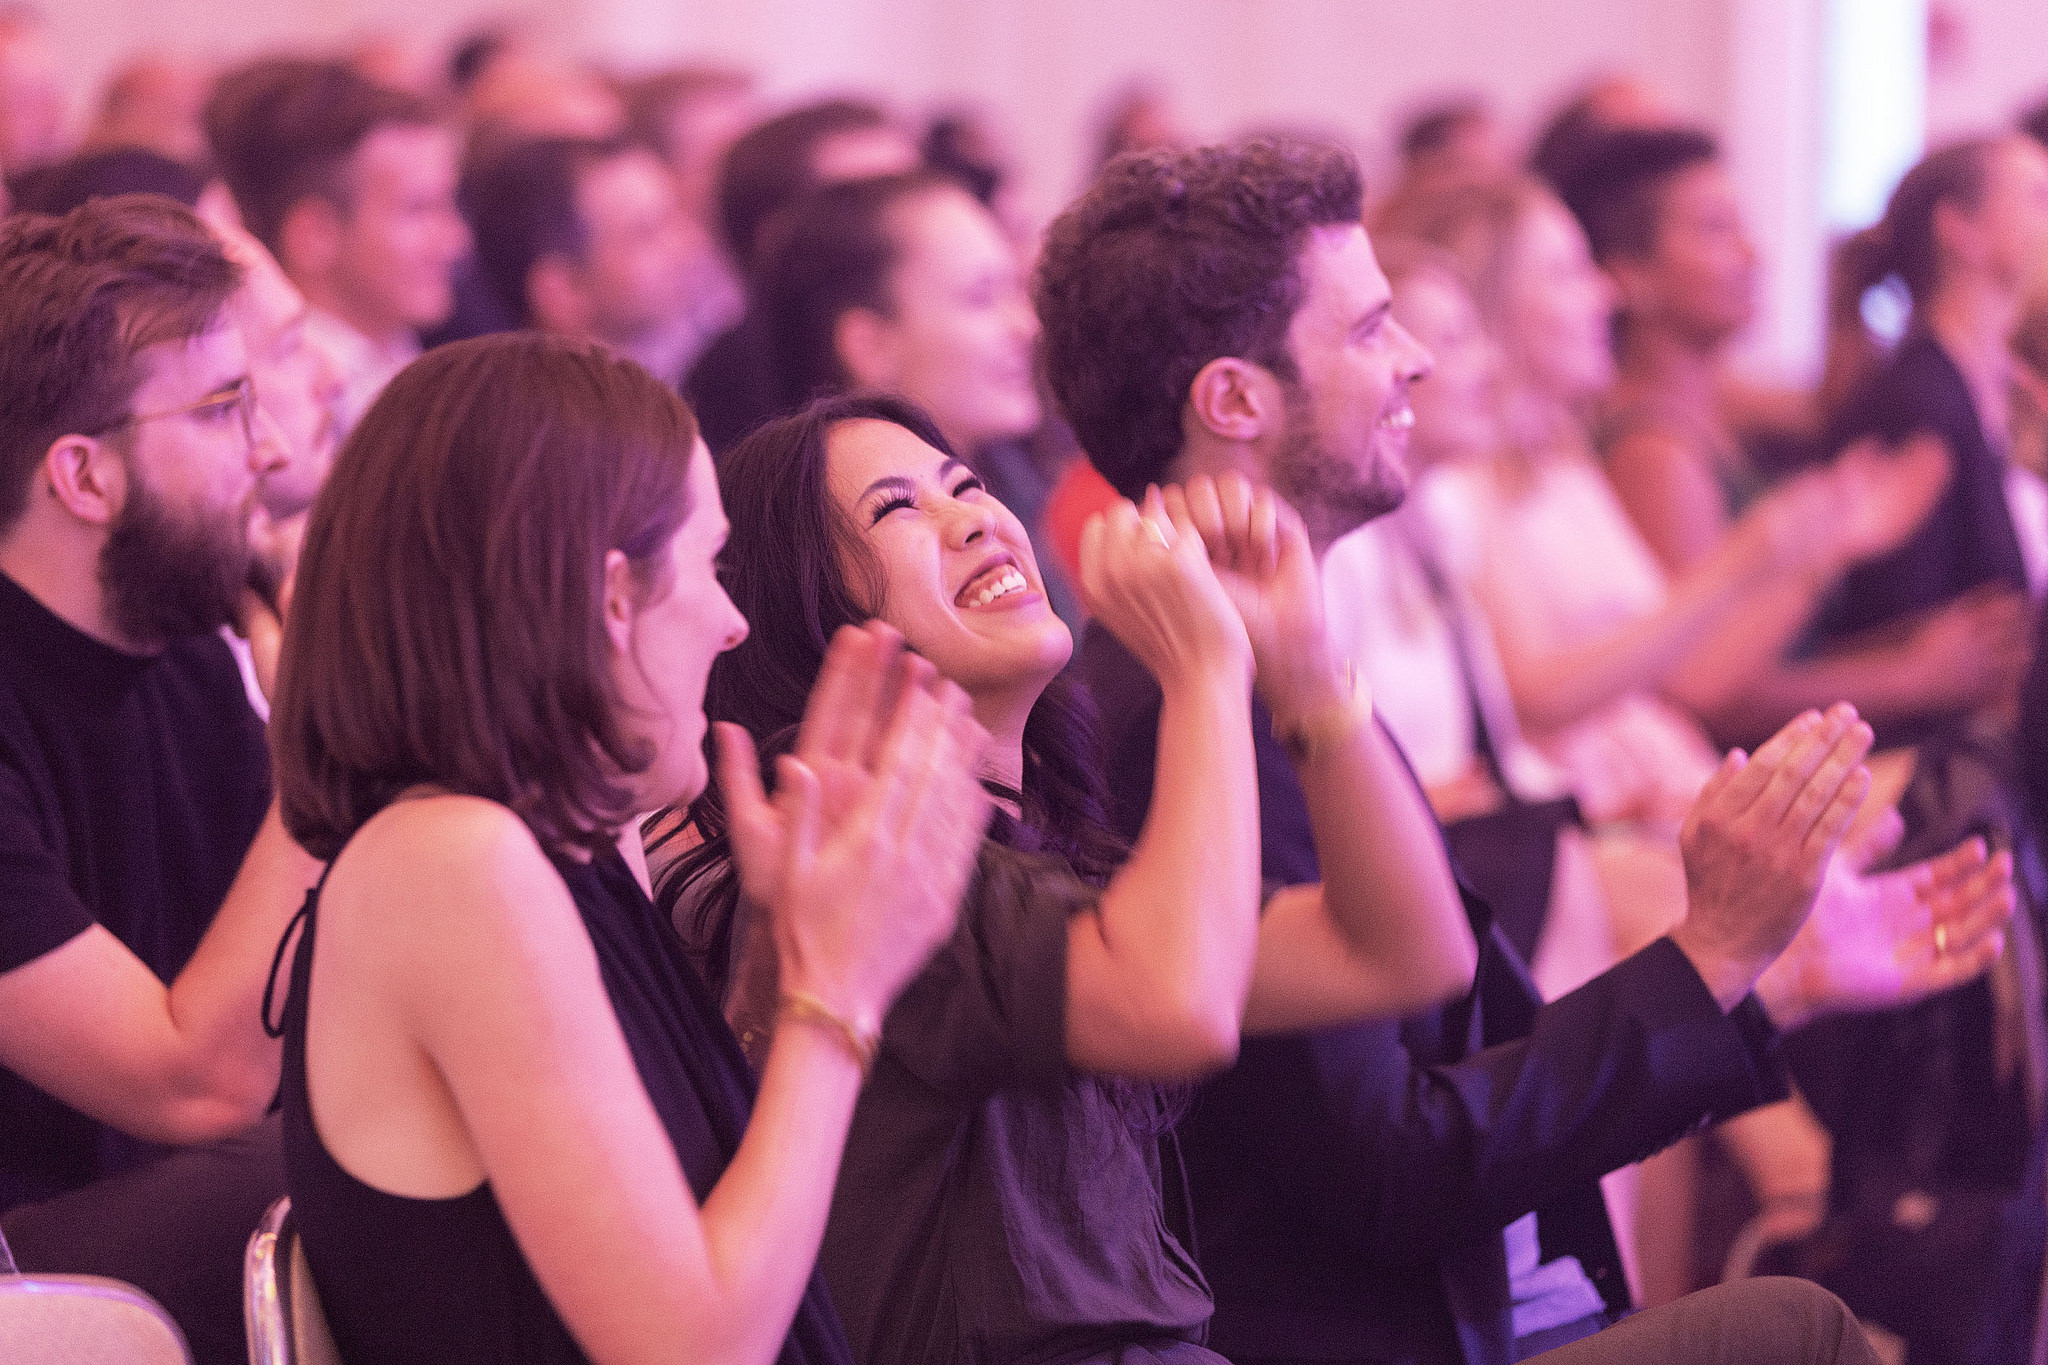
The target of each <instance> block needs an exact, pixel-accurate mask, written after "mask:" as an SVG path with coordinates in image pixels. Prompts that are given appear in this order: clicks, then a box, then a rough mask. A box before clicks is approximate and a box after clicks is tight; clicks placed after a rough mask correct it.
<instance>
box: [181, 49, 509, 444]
mask: <svg viewBox="0 0 2048 1365" xmlns="http://www.w3.org/2000/svg"><path fill="white" fill-rule="evenodd" d="M206 125H207V136H208V139H209V141H210V142H211V144H212V147H213V153H214V157H215V159H216V161H217V162H218V164H219V167H220V172H221V176H222V178H223V179H225V180H226V182H227V184H228V188H229V189H230V190H232V191H233V192H234V196H235V202H236V204H237V205H238V206H239V208H240V210H241V214H242V221H243V223H244V224H245V225H246V226H247V227H248V229H249V231H250V232H252V233H254V234H255V236H256V238H257V240H258V241H260V242H262V243H263V244H264V246H265V247H267V248H268V249H269V250H270V252H271V254H272V255H274V256H276V258H277V261H278V264H280V265H281V266H283V267H284V270H285V273H286V274H287V275H289V276H290V277H291V279H292V283H294V284H295V285H297V286H298V287H299V289H300V290H301V291H303V292H304V294H305V295H306V298H307V300H308V301H309V302H310V303H311V304H312V306H313V308H312V312H311V314H310V315H309V317H308V326H310V327H311V328H312V330H313V332H314V334H315V335H316V336H317V337H319V338H320V341H321V344H322V345H323V346H325V347H326V348H327V351H328V353H329V354H330V355H332V356H334V357H335V359H336V361H337V363H338V364H339V365H340V366H341V372H342V386H343V399H342V413H343V423H344V426H350V425H353V424H354V423H355V421H356V419H357V418H358V417H360V416H361V414H362V412H363V411H364V409H365V408H367V407H368V406H369V404H370V402H371V400H372V399H374V398H375V397H376V395H377V393H378V391H379V390H380V389H382V388H383V387H384V385H385V383H386V382H387V381H389V380H390V378H391V376H392V375H394V374H396V373H398V371H399V370H400V369H402V368H403V367H404V366H405V364H406V362H407V361H409V360H410V359H412V357H413V356H415V355H417V354H418V353H419V335H418V334H419V329H421V328H424V327H431V326H433V325H434V324H436V323H438V322H440V321H441V320H442V319H444V318H446V317H447V316H448V313H449V311H450V309H451V308H452V307H453V303H454V297H453V288H452V285H451V276H452V273H453V270H454V267H455V264H456V262H457V261H458V260H459V259H460V258H461V256H462V254H463V252H464V251H466V250H467V249H468V246H469V230H468V228H467V227H465V226H464V224H463V221H462V217H461V215H460V214H459V213H457V212H456V208H455V146H454V141H453V139H452V138H451V137H450V135H449V134H448V132H447V131H446V130H445V129H443V128H442V127H441V126H440V124H438V123H437V122H436V121H435V119H434V115H433V112H432V110H431V109H429V108H428V106H427V105H426V104H425V102H424V101H422V100H420V99H419V98H418V97H417V96H414V95H409V94H405V93H403V92H400V91H395V90H387V89H384V88H382V87H380V86H376V85H372V84H371V83H370V82H368V81H366V80H364V79H363V78H362V77H361V76H359V75H357V74H356V73H355V72H354V71H352V70H350V69H349V68H348V67H347V66H345V65H343V64H341V63H339V62H324V61H307V60H302V59H297V58H269V59H265V60H261V61H257V62H254V63H251V64H250V65H248V66H244V67H241V68H239V69H237V70H235V71H232V72H229V73H228V74H227V75H225V76H223V77H222V78H221V80H220V82H219V84H218V85H217V86H216V87H215V89H214V93H213V97H212V99H210V100H209V101H208V102H207V107H206Z"/></svg>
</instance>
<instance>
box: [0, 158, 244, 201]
mask: <svg viewBox="0 0 2048 1365" xmlns="http://www.w3.org/2000/svg"><path fill="white" fill-rule="evenodd" d="M205 189H206V180H205V178H204V177H203V176H201V175H200V173H199V172H198V171H196V170H194V169H192V167H191V166H190V165H189V164H188V163H186V162H183V161H173V160H171V159H170V158H169V157H166V156H163V155H162V154H160V153H157V152H152V151H146V150H144V149H142V148H140V147H112V148H106V149H103V150H101V151H96V152H81V153H79V154H78V155H77V156H73V157H67V158H65V159H64V160H62V161H53V162H51V163H50V164H49V165H47V166H42V167H39V168H38V169H36V170H34V171H32V172H30V173H29V174H28V175H25V176H23V177H22V180H21V183H20V184H19V185H18V186H17V190H18V193H17V194H16V195H15V200H14V206H15V207H16V208H17V209H20V210H22V211H24V212H27V213H48V214H54V215H58V216H62V215H63V214H66V213H69V212H71V210H73V209H75V208H77V207H78V206H79V205H80V204H83V203H85V202H86V201H87V200H88V199H104V198H106V197H108V196H109V195H115V194H160V195H162V196H163V197H164V198H166V199H175V200H177V201H178V202H179V203H181V204H183V205H184V206H185V207H186V208H193V207H195V206H197V204H198V203H199V199H200V196H201V194H202V193H204V191H205Z"/></svg>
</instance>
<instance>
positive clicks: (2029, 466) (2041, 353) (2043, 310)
mask: <svg viewBox="0 0 2048 1365" xmlns="http://www.w3.org/2000/svg"><path fill="white" fill-rule="evenodd" d="M2012 359H2013V366H2012V460H2013V463H2014V464H2016V465H2018V466H2019V467H2020V468H2021V469H2026V470H2030V471H2032V472H2033V473H2034V474H2035V475H2036V476H2039V477H2048V288H2042V289H2037V290H2036V291H2035V292H2034V295H2033V297H2032V298H2031V299H2030V300H2029V301H2028V303H2027V306H2026V309H2025V311H2023V312H2022V313H2021V314H2020V320H2019V325H2018V326H2017V327H2015V328H2013V333H2012ZM2015 510H2017V509H2015Z"/></svg>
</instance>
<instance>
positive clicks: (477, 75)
mask: <svg viewBox="0 0 2048 1365" xmlns="http://www.w3.org/2000/svg"><path fill="white" fill-rule="evenodd" d="M522 46H523V44H522V42H521V39H520V36H519V34H518V33H517V31H516V30H514V29H513V28H511V27H507V26H504V25H495V24H494V25H490V26H487V27H484V28H480V29H474V30H472V31H471V32H469V33H467V34H464V35H463V36H462V37H461V38H459V39H457V40H456V42H455V47H454V49H453V50H452V51H450V52H449V54H448V72H447V85H448V93H450V94H451V95H453V96H455V98H456V99H458V100H462V99H467V98H468V96H469V90H470V87H471V86H473V85H475V84H476V83H477V82H478V81H479V80H481V79H483V78H484V76H485V75H487V74H488V73H489V71H490V68H491V64H492V63H493V62H496V61H497V60H498V59H499V58H500V57H504V56H509V55H511V54H512V53H514V52H516V51H518V50H520V49H521V47H522Z"/></svg>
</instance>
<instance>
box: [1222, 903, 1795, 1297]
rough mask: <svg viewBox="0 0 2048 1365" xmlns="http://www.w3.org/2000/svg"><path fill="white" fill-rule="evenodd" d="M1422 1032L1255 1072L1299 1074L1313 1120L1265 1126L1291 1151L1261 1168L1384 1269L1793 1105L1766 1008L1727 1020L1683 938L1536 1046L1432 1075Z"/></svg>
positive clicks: (1607, 987) (1574, 1009) (1576, 998)
mask: <svg viewBox="0 0 2048 1365" xmlns="http://www.w3.org/2000/svg"><path fill="white" fill-rule="evenodd" d="M1453 1013H1455V1011H1454V1012H1453ZM1413 1033H1414V1030H1412V1029H1399V1028H1389V1027H1385V1026H1381V1027H1369V1026H1368V1027H1358V1028H1350V1029H1332V1030H1323V1031H1319V1032H1317V1033H1312V1034H1301V1035H1296V1036H1294V1037H1292V1038H1288V1039H1284V1040H1276V1041H1277V1042H1278V1043H1279V1044H1280V1048H1279V1051H1280V1052H1281V1053H1282V1054H1283V1055H1282V1056H1281V1057H1279V1058H1276V1059H1269V1058H1267V1057H1266V1056H1265V1055H1263V1054H1262V1055H1260V1056H1259V1057H1256V1058H1255V1057H1252V1056H1249V1055H1248V1056H1247V1057H1246V1059H1245V1061H1244V1062H1241V1063H1240V1067H1241V1068H1242V1067H1243V1066H1244V1065H1245V1064H1246V1063H1250V1064H1251V1065H1252V1066H1253V1067H1254V1068H1257V1067H1260V1066H1263V1065H1265V1064H1266V1063H1267V1062H1268V1061H1269V1060H1275V1061H1277V1063H1278V1066H1279V1067H1280V1068H1281V1069H1283V1070H1292V1069H1294V1068H1295V1067H1297V1066H1298V1067H1299V1068H1300V1069H1301V1072H1302V1074H1301V1075H1299V1076H1298V1077H1296V1078H1294V1079H1295V1081H1296V1082H1297V1083H1298V1084H1301V1085H1303V1086H1305V1090H1304V1091H1303V1092H1302V1093H1301V1095H1300V1098H1301V1102H1302V1105H1303V1108H1302V1109H1300V1110H1297V1113H1296V1120H1297V1121H1296V1122H1292V1123H1287V1124H1278V1125H1271V1126H1269V1127H1268V1128H1267V1133H1268V1137H1269V1138H1270V1140H1271V1141H1273V1142H1278V1143H1282V1144H1285V1145H1286V1146H1287V1147H1289V1148H1290V1149H1291V1150H1287V1151H1279V1150H1269V1151H1268V1152H1267V1153H1263V1154H1261V1155H1262V1156H1265V1157H1267V1158H1269V1159H1272V1160H1275V1161H1278V1162H1282V1163H1284V1164H1283V1165H1281V1166H1280V1167H1279V1169H1282V1170H1284V1169H1286V1168H1287V1166H1288V1165H1292V1166H1294V1168H1295V1169H1296V1170H1297V1171H1298V1172H1299V1175H1298V1177H1297V1180H1298V1186H1297V1187H1298V1188H1299V1189H1300V1190H1301V1191H1302V1193H1303V1195H1304V1201H1303V1212H1304V1215H1305V1216H1307V1217H1309V1218H1312V1219H1314V1220H1315V1221H1317V1222H1320V1223H1322V1224H1324V1225H1325V1231H1326V1235H1329V1236H1331V1237H1332V1238H1333V1239H1335V1240H1336V1241H1338V1242H1339V1243H1340V1244H1347V1245H1351V1246H1354V1247H1356V1248H1358V1249H1359V1250H1361V1251H1362V1252H1364V1253H1365V1254H1367V1255H1369V1256H1371V1257H1373V1258H1374V1259H1381V1260H1387V1259H1391V1260H1409V1259H1412V1258H1417V1257H1421V1256H1429V1255H1433V1254H1435V1253H1436V1252H1437V1251H1439V1250H1441V1249H1443V1248H1447V1247H1451V1246H1455V1245H1458V1244H1460V1243H1463V1242H1467V1241H1469V1240H1471V1239H1472V1238H1474V1237H1476V1236H1480V1235H1484V1234H1486V1233H1490V1232H1498V1231H1499V1230H1500V1229H1501V1228H1503V1227H1505V1226H1506V1225H1507V1224H1508V1223H1510V1222H1512V1221H1513V1220H1514V1219H1516V1218H1518V1217H1520V1216H1521V1215H1523V1214H1525V1213H1528V1212H1530V1211H1532V1210H1534V1209H1536V1208H1538V1207H1540V1206H1542V1205H1545V1204H1547V1203H1549V1202H1551V1201H1552V1200H1553V1199H1554V1198H1556V1197H1557V1196H1558V1195H1559V1194H1561V1193H1562V1192H1564V1191H1567V1190H1569V1189H1571V1188H1572V1187H1573V1186H1577V1185H1584V1184H1586V1183H1589V1182H1591V1181H1594V1180H1597V1179H1598V1178H1599V1177H1600V1176H1602V1175H1605V1174H1606V1173H1607V1172H1609V1171H1612V1170H1615V1169H1617V1168H1618V1167H1621V1166H1624V1165H1627V1164H1628V1163H1630V1162H1633V1161H1639V1160H1641V1159H1642V1158H1644V1157H1646V1156H1649V1155H1651V1154H1652V1153H1654V1152H1656V1151H1659V1150H1660V1149H1662V1148H1664V1147H1665V1146H1668V1145H1669V1144H1670V1143H1672V1142H1675V1141H1677V1140H1678V1139H1679V1138H1681V1137H1684V1136H1685V1135H1686V1134H1688V1133H1690V1132H1694V1131H1697V1130H1699V1129H1701V1128H1704V1127H1706V1126H1708V1125H1709V1124H1711V1123H1715V1122H1718V1121H1720V1120H1722V1119H1725V1118H1730V1117H1732V1116H1734V1115H1736V1114H1739V1113H1741V1112H1742V1111H1744V1110H1746V1109H1749V1108H1752V1107H1754V1106H1756V1105H1758V1104H1763V1103H1767V1102H1769V1101H1771V1100H1775V1099H1782V1098H1784V1097H1785V1095H1786V1094H1787V1093H1789V1091H1788V1088H1787V1085H1786V1078H1785V1072H1784V1069H1783V1066H1782V1063H1781V1062H1780V1061H1779V1060H1778V1057H1777V1036H1776V1033H1775V1030H1773V1029H1772V1027H1771V1025H1770V1023H1769V1021H1768V1020H1767V1019H1766V1018H1765V1016H1764V1014H1763V1011H1762V1009H1761V1008H1760V1007H1759V1006H1758V1005H1757V1004H1756V1002H1755V1000H1754V999H1750V1000H1746V1001H1744V1002H1743V1003H1742V1005H1740V1006H1738V1007H1737V1009H1736V1010H1734V1011H1733V1012H1732V1013H1730V1014H1727V1015H1723V1014H1722V1012H1721V1010H1720V1007H1719V1006H1718V1005H1717V1004H1716V1003H1715V1001H1714V999H1713V997H1712V996H1711V995H1710V994H1709V993H1708V991H1707V988H1706V985H1705V983H1704V982H1702V981H1701V980H1700V978H1699V974H1698V973H1697V972H1695V971H1694V970H1693V968H1692V965H1691V963H1690V962H1688V961H1687V960H1686V958H1685V955H1684V954H1683V953H1682V952H1680V951H1679V949H1678V947H1677V945H1675V944H1674V943H1672V942H1671V940H1669V939H1660V940H1658V941H1657V942H1655V943H1653V944H1651V945H1650V946H1649V947H1647V948H1645V949H1643V950H1642V951H1641V952H1639V953H1637V954H1636V955H1635V956H1633V957H1631V958H1629V959H1627V960H1626V961H1624V962H1622V963H1620V964H1618V965H1617V966H1615V967H1613V968H1611V969H1610V970H1608V971H1607V972H1605V973H1603V974H1602V975H1600V976H1598V977H1596V978H1594V979H1593V980H1592V981H1590V982H1588V983H1586V985H1584V986H1582V987H1580V988H1579V989H1578V990H1576V991H1574V992H1572V993H1571V994H1570V995H1567V996H1565V997H1563V998H1562V999H1559V1000H1557V1001H1554V1002H1552V1003H1550V1004H1548V1005H1545V1006H1543V1007H1541V1008H1540V1009H1539V1010H1537V1012H1536V1015H1535V1023H1534V1028H1533V1029H1532V1031H1531V1032H1530V1034H1529V1036H1528V1037H1526V1038H1523V1039H1519V1040H1517V1041H1514V1042H1509V1043H1502V1044H1499V1045H1497V1046H1494V1047H1490V1048H1486V1049H1484V1050H1482V1051H1479V1052H1476V1053H1474V1054H1472V1055H1471V1056H1470V1057H1467V1058H1465V1059H1463V1060H1460V1061H1456V1062H1451V1063H1446V1064H1439V1065H1429V1064H1426V1063H1424V1062H1422V1061H1420V1060H1418V1058H1417V1056H1416V1055H1415V1053H1414V1052H1412V1051H1411V1048H1410V1045H1411V1042H1413V1041H1415V1039H1414V1038H1413ZM1249 1047H1250V1045H1249V1044H1248V1051H1249ZM1286 1053H1292V1054H1294V1056H1293V1057H1292V1058H1288V1057H1286V1056H1285V1055H1284V1054H1286ZM1304 1160H1306V1163H1307V1165H1308V1167H1309V1169H1305V1170H1304V1169H1303V1168H1302V1167H1303V1162H1304Z"/></svg>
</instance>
